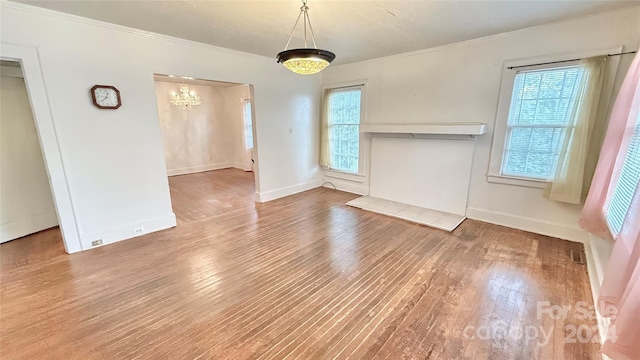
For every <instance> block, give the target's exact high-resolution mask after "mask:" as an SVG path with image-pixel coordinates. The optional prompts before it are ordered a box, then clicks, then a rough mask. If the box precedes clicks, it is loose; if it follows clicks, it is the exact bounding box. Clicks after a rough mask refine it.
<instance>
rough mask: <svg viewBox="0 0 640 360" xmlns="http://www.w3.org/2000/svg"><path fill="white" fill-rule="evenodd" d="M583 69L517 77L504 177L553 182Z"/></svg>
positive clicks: (504, 163)
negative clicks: (550, 180)
mask: <svg viewBox="0 0 640 360" xmlns="http://www.w3.org/2000/svg"><path fill="white" fill-rule="evenodd" d="M584 72H585V71H584V68H583V67H580V66H569V67H560V68H558V67H556V68H547V69H538V70H530V71H521V72H518V73H517V74H516V77H515V80H514V85H513V92H512V96H511V106H510V108H509V118H508V123H507V136H506V141H505V148H504V155H503V160H502V174H503V175H509V176H516V177H524V178H533V179H544V180H546V179H549V178H551V177H553V174H554V173H555V170H556V164H557V163H558V156H559V153H560V150H561V146H562V140H563V139H564V137H565V136H566V134H567V128H568V126H569V124H570V123H571V121H570V120H571V117H572V116H573V115H574V114H573V112H574V107H575V103H576V101H579V96H580V94H579V88H580V84H581V81H582V77H583V76H584Z"/></svg>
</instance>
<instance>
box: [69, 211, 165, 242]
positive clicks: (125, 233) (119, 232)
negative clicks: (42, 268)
mask: <svg viewBox="0 0 640 360" xmlns="http://www.w3.org/2000/svg"><path fill="white" fill-rule="evenodd" d="M176 224H177V222H176V215H175V214H174V213H171V214H169V215H167V216H161V217H157V218H154V219H149V220H146V221H142V222H139V223H135V224H129V225H127V226H123V227H120V228H117V229H114V230H110V231H107V232H104V233H101V234H95V235H81V237H80V240H81V243H82V250H89V249H93V248H96V247H99V246H104V245H108V244H112V243H115V242H118V241H122V240H126V239H130V238H133V237H137V236H142V235H146V234H149V233H152V232H156V231H160V230H165V229H169V228H172V227H175V226H176ZM137 228H143V231H142V233H140V234H135V235H134V234H133V229H137ZM95 240H102V244H101V245H98V246H92V245H91V243H92V242H93V241H95Z"/></svg>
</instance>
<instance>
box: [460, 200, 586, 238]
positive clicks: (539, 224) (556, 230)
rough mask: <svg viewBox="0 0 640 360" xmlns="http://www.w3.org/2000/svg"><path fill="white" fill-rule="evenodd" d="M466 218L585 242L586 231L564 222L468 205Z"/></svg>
mask: <svg viewBox="0 0 640 360" xmlns="http://www.w3.org/2000/svg"><path fill="white" fill-rule="evenodd" d="M467 218H469V219H474V220H480V221H484V222H488V223H491V224H496V225H502V226H507V227H510V228H514V229H519V230H524V231H528V232H532V233H536V234H541V235H546V236H552V237H556V238H560V239H565V240H570V241H575V242H581V243H585V242H586V241H587V233H586V232H585V231H584V230H582V229H580V228H578V227H575V228H574V227H569V226H566V225H564V224H557V223H553V222H550V221H542V220H538V219H532V218H529V217H525V216H517V215H512V214H507V213H503V212H499V211H492V210H487V209H478V208H471V207H469V208H467Z"/></svg>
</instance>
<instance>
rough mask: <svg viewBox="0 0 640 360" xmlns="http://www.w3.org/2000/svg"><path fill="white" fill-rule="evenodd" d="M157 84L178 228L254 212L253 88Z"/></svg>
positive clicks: (166, 80) (176, 79)
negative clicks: (244, 209) (249, 210)
mask: <svg viewBox="0 0 640 360" xmlns="http://www.w3.org/2000/svg"><path fill="white" fill-rule="evenodd" d="M154 80H155V88H156V97H157V102H158V117H159V121H160V128H161V130H162V137H163V146H164V149H163V151H164V158H165V163H166V167H167V176H168V177H169V189H170V191H171V201H172V207H173V210H174V213H175V214H176V217H177V218H178V223H180V222H185V221H194V220H199V219H202V218H205V217H212V216H217V215H220V214H224V213H226V212H229V211H232V210H233V209H237V208H239V207H248V206H254V203H255V195H254V194H255V192H256V184H257V177H258V174H257V171H255V170H256V166H255V156H256V150H255V144H254V143H255V141H254V138H255V136H254V134H255V124H254V121H253V119H254V109H253V101H252V93H253V91H252V87H251V85H247V84H239V83H230V82H221V81H213V80H199V79H193V78H189V77H180V76H169V75H158V74H156V75H154Z"/></svg>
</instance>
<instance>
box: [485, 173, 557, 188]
mask: <svg viewBox="0 0 640 360" xmlns="http://www.w3.org/2000/svg"><path fill="white" fill-rule="evenodd" d="M486 176H487V181H488V182H490V183H496V184H504V185H515V186H524V187H530V188H536V189H544V188H545V187H546V186H547V181H544V180H530V179H522V178H516V177H510V176H505V175H489V174H487V175H486Z"/></svg>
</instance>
